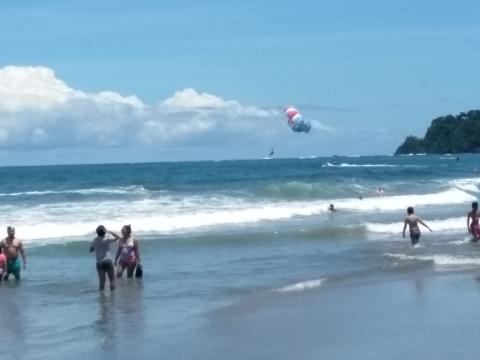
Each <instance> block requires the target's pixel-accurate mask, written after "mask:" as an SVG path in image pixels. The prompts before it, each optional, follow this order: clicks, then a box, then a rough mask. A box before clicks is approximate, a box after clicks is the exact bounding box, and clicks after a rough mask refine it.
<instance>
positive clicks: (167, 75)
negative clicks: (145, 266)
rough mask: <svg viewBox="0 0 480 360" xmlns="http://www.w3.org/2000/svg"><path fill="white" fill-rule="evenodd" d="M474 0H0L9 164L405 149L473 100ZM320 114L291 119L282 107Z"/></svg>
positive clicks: (477, 7) (1, 86) (1, 111)
mask: <svg viewBox="0 0 480 360" xmlns="http://www.w3.org/2000/svg"><path fill="white" fill-rule="evenodd" d="M479 11H480V3H478V2H477V1H467V0H460V1H456V2H452V1H445V0H416V1H411V0H402V1H388V0H369V1H357V0H350V1H347V0H339V1H322V0H316V1H313V0H311V1H307V0H296V1H287V0H276V1H269V0H265V1H250V0H244V1H241V2H240V1H237V2H233V1H220V0H205V1H193V0H191V1H183V0H176V1H168V0H164V1H153V0H137V1H135V2H133V1H125V0H115V1H112V0H103V1H91V0H83V1H76V2H67V1H63V0H62V1H60V0H50V1H43V0H23V1H2V2H0V165H35V164H68V163H91V162H144V161H145V162H147V161H178V160H221V159H256V158H262V157H265V156H267V155H268V154H269V152H270V148H271V147H274V149H275V156H276V157H309V156H331V155H352V156H356V155H377V154H392V153H393V152H395V150H396V148H397V146H398V145H400V144H401V143H402V142H403V140H404V138H405V137H406V136H407V135H410V134H412V135H416V136H420V137H422V136H423V135H424V134H425V131H426V129H427V128H428V126H429V124H430V122H431V121H432V120H433V119H434V118H436V117H439V116H443V115H447V114H454V115H455V114H458V113H460V112H463V111H468V110H472V109H478V108H479V107H480V106H479V95H478V94H479V93H480V92H479V91H478V87H479V75H478V73H479V72H478V64H480V47H479V46H478V39H479V38H480V22H479V21H478V16H477V14H478V13H479ZM287 105H295V106H297V107H298V108H299V109H300V111H301V112H302V115H303V116H304V118H305V119H308V120H310V121H311V122H312V125H313V126H312V131H311V132H310V133H309V134H304V133H294V132H292V131H291V130H290V129H289V127H288V126H287V124H286V118H285V116H284V115H283V114H282V109H283V108H284V107H285V106H287Z"/></svg>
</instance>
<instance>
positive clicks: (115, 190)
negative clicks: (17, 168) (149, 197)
mask: <svg viewBox="0 0 480 360" xmlns="http://www.w3.org/2000/svg"><path fill="white" fill-rule="evenodd" d="M146 191H147V190H146V189H145V188H144V187H143V186H141V185H132V186H125V187H110V188H91V189H71V190H60V191H52V190H45V191H24V192H12V193H0V197H8V196H35V195H52V194H81V195H89V194H131V193H134V192H135V193H139V192H146Z"/></svg>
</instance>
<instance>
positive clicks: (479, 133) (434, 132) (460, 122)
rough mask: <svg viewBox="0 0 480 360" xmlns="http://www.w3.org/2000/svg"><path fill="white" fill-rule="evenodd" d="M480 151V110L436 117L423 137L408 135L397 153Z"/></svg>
mask: <svg viewBox="0 0 480 360" xmlns="http://www.w3.org/2000/svg"><path fill="white" fill-rule="evenodd" d="M424 152H425V153H429V154H445V153H449V154H455V153H477V152H480V110H472V111H469V112H468V113H460V114H459V115H457V116H453V115H447V116H442V117H439V118H436V119H434V120H433V121H432V123H431V125H430V127H429V128H428V130H427V133H426V134H425V137H424V138H423V139H419V138H417V137H415V136H411V135H410V136H408V137H407V138H406V139H405V141H404V143H403V144H402V145H400V146H399V147H398V149H397V151H395V154H410V153H413V154H418V153H424Z"/></svg>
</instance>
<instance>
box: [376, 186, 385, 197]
mask: <svg viewBox="0 0 480 360" xmlns="http://www.w3.org/2000/svg"><path fill="white" fill-rule="evenodd" d="M384 194H385V192H384V191H383V189H382V188H381V187H379V188H377V196H383V195H384Z"/></svg>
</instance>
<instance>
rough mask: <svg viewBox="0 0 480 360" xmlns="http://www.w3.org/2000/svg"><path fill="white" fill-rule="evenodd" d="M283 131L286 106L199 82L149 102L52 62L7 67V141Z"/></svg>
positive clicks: (99, 143)
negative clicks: (66, 75)
mask: <svg viewBox="0 0 480 360" xmlns="http://www.w3.org/2000/svg"><path fill="white" fill-rule="evenodd" d="M314 126H315V124H314ZM317 126H318V129H319V130H321V131H329V130H330V128H328V127H325V126H324V125H322V124H321V123H319V125H317ZM279 131H281V132H283V133H288V132H289V129H287V127H286V126H285V122H284V119H283V115H282V114H281V111H279V109H266V108H260V107H256V106H246V105H243V104H241V103H239V102H238V101H235V100H225V99H223V98H221V97H219V96H216V95H213V94H209V93H205V92H197V91H196V90H195V89H191V88H187V89H184V90H181V91H177V92H175V93H174V94H173V96H171V97H169V98H167V99H165V100H162V101H160V102H158V104H157V105H156V106H149V105H148V104H145V103H144V102H142V100H140V99H139V98H138V97H137V96H135V95H129V96H125V95H122V94H119V93H117V92H114V91H102V92H98V93H89V92H84V91H81V90H78V89H74V88H72V87H70V86H68V85H67V84H66V83H65V82H64V81H62V80H61V79H59V78H58V77H57V76H56V75H55V73H54V71H53V70H52V69H49V68H46V67H19V66H7V67H4V68H0V147H6V146H9V147H13V148H15V146H17V147H22V148H25V147H33V148H35V147H36V148H39V147H43V148H59V147H74V146H94V147H112V146H126V145H128V146H131V145H138V146H173V145H178V146H182V145H183V146H195V144H197V145H202V144H208V145H209V146H212V144H222V143H223V144H232V143H236V142H240V141H244V142H248V141H250V142H255V141H260V140H262V139H272V138H275V137H277V136H278V133H279ZM289 135H290V134H289Z"/></svg>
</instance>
